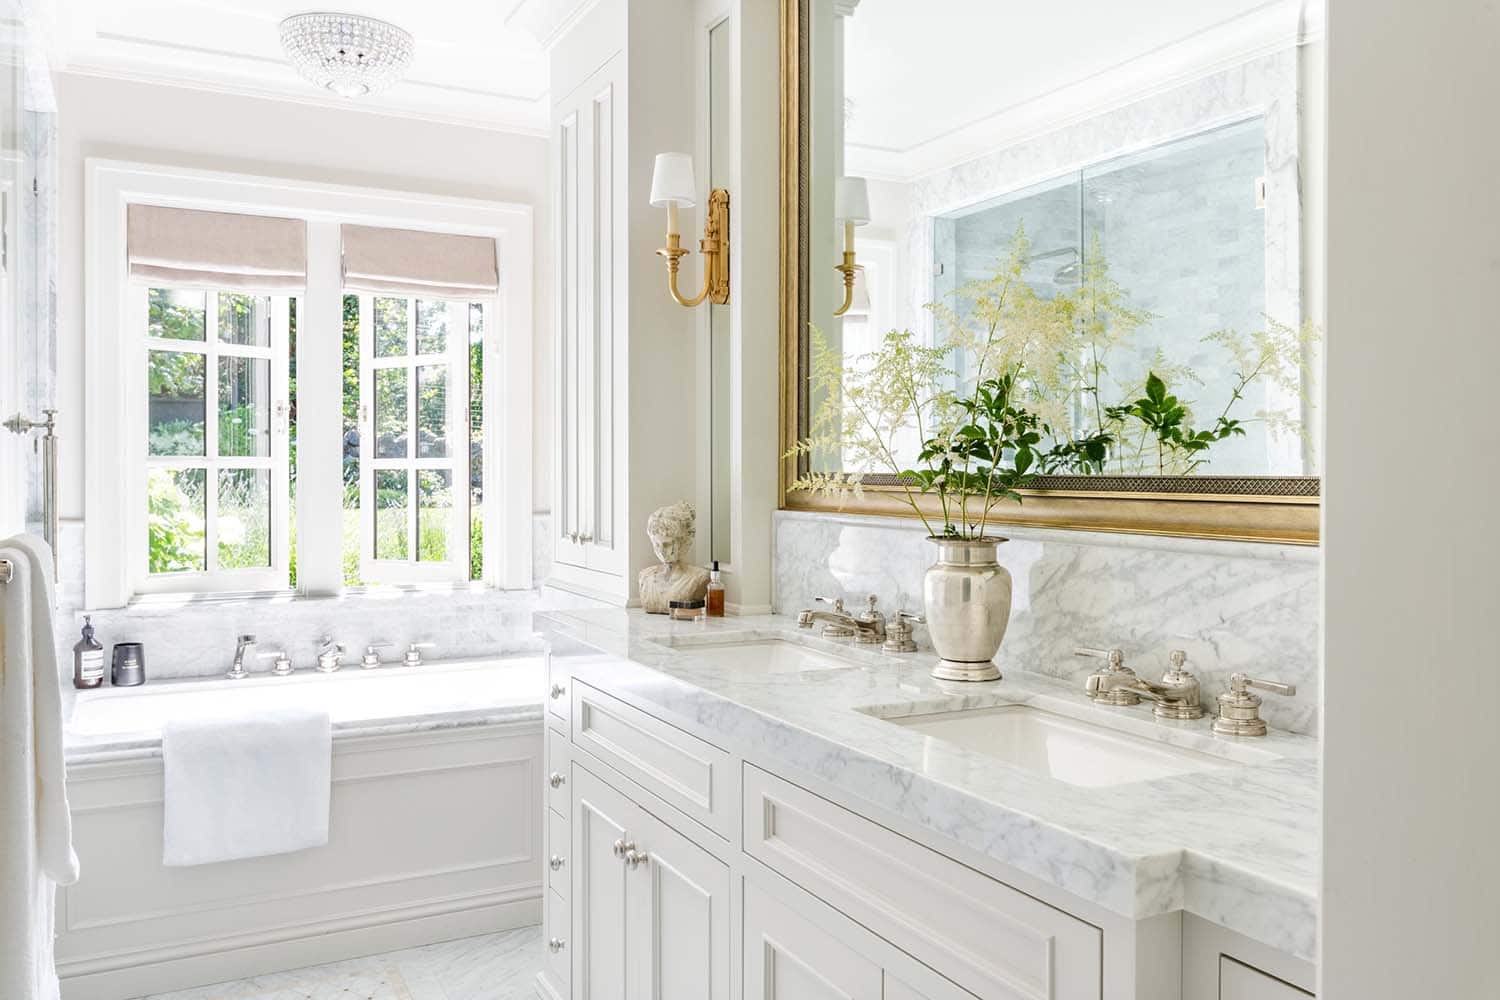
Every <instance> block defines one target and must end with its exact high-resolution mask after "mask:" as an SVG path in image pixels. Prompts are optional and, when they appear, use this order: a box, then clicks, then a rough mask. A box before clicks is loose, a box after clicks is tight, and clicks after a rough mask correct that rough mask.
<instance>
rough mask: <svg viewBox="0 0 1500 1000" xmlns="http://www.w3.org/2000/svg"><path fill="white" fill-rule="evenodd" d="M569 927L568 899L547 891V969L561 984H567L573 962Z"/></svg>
mask: <svg viewBox="0 0 1500 1000" xmlns="http://www.w3.org/2000/svg"><path fill="white" fill-rule="evenodd" d="M571 927H572V920H571V918H570V916H569V913H568V901H567V900H566V899H564V898H563V897H561V896H559V895H558V894H557V893H555V892H549V893H547V928H546V930H547V971H548V972H550V973H551V974H552V977H553V979H555V980H556V981H557V982H559V983H561V984H562V985H563V986H567V985H568V980H569V978H570V976H569V973H570V972H571V971H572V968H571V967H572V964H573V955H572V952H573V942H572V941H571V940H569V938H568V935H569V933H571Z"/></svg>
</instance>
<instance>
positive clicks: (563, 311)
mask: <svg viewBox="0 0 1500 1000" xmlns="http://www.w3.org/2000/svg"><path fill="white" fill-rule="evenodd" d="M622 68H623V62H622V60H621V59H620V58H619V57H616V58H614V59H612V60H610V61H609V62H608V63H606V64H605V65H604V66H603V67H602V68H600V69H599V70H598V71H596V72H595V73H594V74H593V75H592V76H590V77H589V78H588V79H587V80H585V81H584V82H583V83H582V84H580V85H579V86H578V88H577V89H576V90H574V91H573V93H572V94H570V95H569V96H568V97H567V98H565V99H564V100H563V101H562V102H560V103H559V104H558V105H557V106H556V107H554V109H553V114H552V118H553V122H554V126H553V156H554V163H553V188H554V190H553V194H554V198H555V201H556V207H555V213H556V214H555V231H556V234H557V240H556V243H557V261H556V269H557V282H556V284H557V291H556V296H557V298H556V303H555V306H556V310H557V319H556V324H557V338H556V365H557V405H556V412H555V419H556V423H555V427H556V432H557V443H556V449H557V456H556V461H557V470H556V477H555V481H556V493H557V497H556V502H555V504H554V506H553V510H554V525H555V529H554V530H555V532H556V540H555V551H554V558H555V559H556V560H557V561H558V562H559V563H563V564H565V565H569V566H576V567H580V568H584V569H588V570H592V571H596V572H601V573H608V574H612V575H616V576H618V575H619V574H620V573H621V572H622V571H623V566H624V551H623V538H622V536H621V533H620V531H619V520H620V515H621V513H622V506H623V505H622V504H621V503H620V490H619V485H620V484H619V483H618V482H617V481H616V463H615V456H616V455H617V454H618V452H619V449H620V442H621V440H622V437H621V435H622V433H623V428H624V423H623V421H621V420H618V419H617V417H618V416H619V413H618V409H619V406H620V405H622V404H623V402H624V396H623V394H622V393H621V392H620V386H621V385H622V380H623V378H624V376H625V372H626V369H625V366H624V365H623V364H622V362H623V358H621V357H620V356H619V355H620V351H619V350H618V344H617V341H618V339H619V338H618V337H617V334H618V333H619V324H620V323H621V322H622V321H621V318H620V317H621V316H622V312H623V304H624V303H625V301H626V299H625V289H624V281H623V278H624V272H623V269H622V268H621V267H620V262H621V260H622V259H623V252H624V250H623V247H624V227H623V226H621V225H619V224H618V222H619V220H618V217H617V216H618V214H619V212H620V209H621V208H622V207H623V205H624V200H623V198H624V184H625V171H624V169H623V165H624V164H623V156H622V153H623V147H622V146H621V145H620V144H619V143H617V141H616V139H617V136H616V134H615V132H616V129H615V124H616V110H617V109H616V99H615V97H616V92H617V91H618V90H619V88H620V87H621V85H622V83H623V80H622V78H621V77H622V73H621V71H622Z"/></svg>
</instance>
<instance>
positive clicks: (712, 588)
mask: <svg viewBox="0 0 1500 1000" xmlns="http://www.w3.org/2000/svg"><path fill="white" fill-rule="evenodd" d="M704 603H705V604H706V605H707V609H706V610H705V611H704V614H706V615H708V617H710V618H723V617H724V581H723V580H721V579H720V578H719V560H717V559H715V560H714V566H713V569H711V570H709V572H708V594H707V595H706V596H705V597H704Z"/></svg>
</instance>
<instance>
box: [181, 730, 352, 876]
mask: <svg viewBox="0 0 1500 1000" xmlns="http://www.w3.org/2000/svg"><path fill="white" fill-rule="evenodd" d="M161 755H162V760H163V763H164V765H165V770H166V787H165V795H164V799H165V813H166V821H165V823H164V829H163V832H162V864H164V865H173V866H185V865H206V864H212V863H213V862H216V861H233V860H235V859H237V858H257V857H261V856H263V855H267V854H286V853H288V852H291V851H301V850H306V849H307V848H309V847H320V846H322V845H323V844H326V843H328V802H329V791H330V785H331V780H332V773H331V771H332V761H333V741H332V733H331V731H330V726H329V721H328V713H327V712H312V711H304V710H302V709H281V710H276V711H267V712H262V713H259V714H257V715H255V716H243V717H234V718H203V719H187V720H181V721H172V722H168V723H167V724H166V725H165V726H163V727H162V734H161Z"/></svg>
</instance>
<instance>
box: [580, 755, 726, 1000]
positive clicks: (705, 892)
mask: <svg viewBox="0 0 1500 1000" xmlns="http://www.w3.org/2000/svg"><path fill="white" fill-rule="evenodd" d="M573 802H574V808H573V819H572V822H573V856H574V858H575V859H576V862H575V864H574V866H573V890H574V894H573V930H572V934H573V940H574V941H575V942H576V945H577V946H576V947H575V949H574V952H573V971H572V983H573V994H572V995H573V997H574V998H575V1000H635V998H639V1000H647V998H650V1000H729V995H730V979H729V945H730V932H729V868H728V866H726V865H725V864H724V863H723V862H722V861H720V860H719V859H718V858H716V857H714V856H713V855H712V854H710V853H708V852H707V851H705V850H703V849H702V848H701V847H698V846H697V845H696V844H694V843H693V842H692V841H691V840H689V839H688V838H687V837H685V836H683V835H682V834H681V833H679V832H677V831H676V830H674V829H672V827H670V826H668V825H667V824H666V823H664V822H662V821H661V820H659V819H657V818H656V817H655V816H653V815H651V814H650V813H648V812H646V810H644V809H642V808H641V807H640V806H639V805H637V804H636V803H634V802H632V801H630V800H629V799H628V798H626V797H625V796H624V795H623V794H622V793H620V792H619V791H618V790H616V789H615V788H613V787H612V786H610V785H609V784H607V783H606V782H605V781H603V780H602V779H600V778H598V777H596V776H595V775H594V774H593V773H592V772H590V771H589V770H588V769H587V768H586V767H584V766H582V765H581V764H578V763H576V762H575V764H574V766H573Z"/></svg>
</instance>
